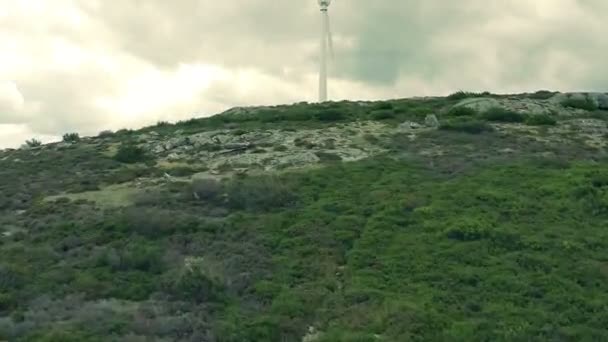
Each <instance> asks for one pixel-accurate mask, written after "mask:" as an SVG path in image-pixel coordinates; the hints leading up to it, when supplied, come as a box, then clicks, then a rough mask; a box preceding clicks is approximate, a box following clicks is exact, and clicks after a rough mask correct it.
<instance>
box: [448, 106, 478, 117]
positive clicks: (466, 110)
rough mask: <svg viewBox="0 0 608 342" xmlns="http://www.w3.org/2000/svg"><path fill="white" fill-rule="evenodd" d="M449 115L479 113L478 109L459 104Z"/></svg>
mask: <svg viewBox="0 0 608 342" xmlns="http://www.w3.org/2000/svg"><path fill="white" fill-rule="evenodd" d="M448 115H449V116H454V117H459V116H475V115H477V111H476V110H475V109H473V108H470V107H465V106H458V107H453V108H452V109H450V110H449V111H448Z"/></svg>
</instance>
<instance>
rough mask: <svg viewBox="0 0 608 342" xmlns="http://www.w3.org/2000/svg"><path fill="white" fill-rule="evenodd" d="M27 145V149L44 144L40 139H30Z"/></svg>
mask: <svg viewBox="0 0 608 342" xmlns="http://www.w3.org/2000/svg"><path fill="white" fill-rule="evenodd" d="M25 145H26V146H27V147H38V146H40V145H42V142H41V141H40V140H38V139H30V140H26V141H25Z"/></svg>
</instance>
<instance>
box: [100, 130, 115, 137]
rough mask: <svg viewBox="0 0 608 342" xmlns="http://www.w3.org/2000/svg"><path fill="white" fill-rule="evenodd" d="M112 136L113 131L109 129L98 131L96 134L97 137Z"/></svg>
mask: <svg viewBox="0 0 608 342" xmlns="http://www.w3.org/2000/svg"><path fill="white" fill-rule="evenodd" d="M112 136H114V132H112V131H111V130H105V131H101V132H99V134H97V137H98V138H109V137H112Z"/></svg>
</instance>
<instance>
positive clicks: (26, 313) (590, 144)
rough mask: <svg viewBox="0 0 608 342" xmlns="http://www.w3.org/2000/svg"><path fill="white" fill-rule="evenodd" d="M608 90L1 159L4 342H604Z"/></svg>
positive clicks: (352, 105) (457, 101)
mask: <svg viewBox="0 0 608 342" xmlns="http://www.w3.org/2000/svg"><path fill="white" fill-rule="evenodd" d="M604 96H606V95H605V94H603V95H602V94H599V95H598V94H560V93H553V92H546V91H541V92H537V93H534V94H517V95H494V94H488V93H484V94H472V93H462V92H461V93H456V94H453V95H451V96H449V97H445V98H440V97H436V98H413V99H399V100H392V101H380V102H336V103H333V102H330V103H324V104H306V103H300V104H294V105H288V106H276V107H251V108H235V109H232V110H229V111H227V112H226V113H222V114H220V115H216V116H213V117H211V118H206V119H193V120H190V121H186V122H179V123H174V124H171V123H159V124H158V125H155V126H152V127H146V128H143V129H141V130H138V131H129V130H123V131H118V132H103V133H101V134H100V135H99V136H97V137H79V136H78V135H76V134H72V135H69V134H68V135H66V136H65V141H64V142H61V143H55V144H47V145H41V146H35V145H36V144H31V143H30V146H24V147H23V148H21V149H14V150H4V151H0V256H1V257H0V340H3V339H4V340H7V341H57V342H59V341H61V342H63V341H79V342H80V341H306V342H313V341H318V342H326V341H327V342H329V341H604V340H608V252H607V251H608V155H607V154H606V151H607V146H608V139H607V138H608V111H607V110H608V108H606V107H604V104H605V103H603V102H602V101H603V99H604Z"/></svg>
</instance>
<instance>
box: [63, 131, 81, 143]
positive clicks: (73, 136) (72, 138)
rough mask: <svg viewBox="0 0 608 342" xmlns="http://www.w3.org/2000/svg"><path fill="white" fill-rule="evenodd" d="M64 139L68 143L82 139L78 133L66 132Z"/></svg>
mask: <svg viewBox="0 0 608 342" xmlns="http://www.w3.org/2000/svg"><path fill="white" fill-rule="evenodd" d="M63 141H64V142H67V143H75V142H79V141H80V135H78V133H66V134H64V135H63Z"/></svg>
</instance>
